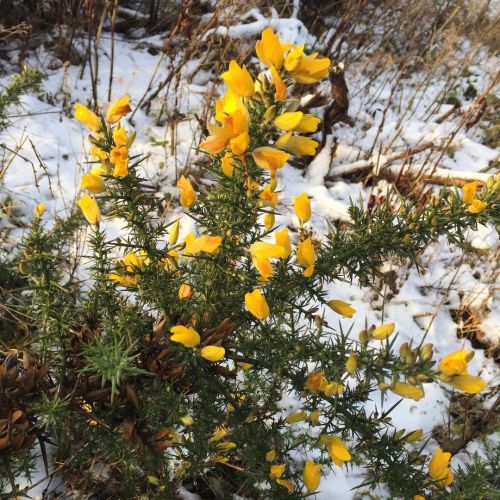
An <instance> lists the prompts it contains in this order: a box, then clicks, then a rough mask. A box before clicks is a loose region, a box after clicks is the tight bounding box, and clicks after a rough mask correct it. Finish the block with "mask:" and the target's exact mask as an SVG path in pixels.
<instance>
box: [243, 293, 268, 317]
mask: <svg viewBox="0 0 500 500" xmlns="http://www.w3.org/2000/svg"><path fill="white" fill-rule="evenodd" d="M245 305H246V306H247V309H248V311H249V312H250V313H251V314H252V315H253V316H255V317H256V318H257V319H259V320H261V321H264V320H265V319H266V318H267V317H268V316H269V306H268V305H267V301H266V298H265V297H264V295H262V292H261V291H260V290H259V289H257V288H256V289H255V290H254V291H253V292H249V293H247V294H245Z"/></svg>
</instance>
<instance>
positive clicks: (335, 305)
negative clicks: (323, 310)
mask: <svg viewBox="0 0 500 500" xmlns="http://www.w3.org/2000/svg"><path fill="white" fill-rule="evenodd" d="M328 306H329V307H330V308H331V309H332V310H333V311H335V312H336V313H337V314H340V315H341V316H344V317H346V318H352V317H353V316H354V313H355V312H356V309H354V307H352V306H351V304H349V303H348V302H344V301H343V300H329V301H328Z"/></svg>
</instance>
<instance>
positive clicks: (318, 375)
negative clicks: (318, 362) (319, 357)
mask: <svg viewBox="0 0 500 500" xmlns="http://www.w3.org/2000/svg"><path fill="white" fill-rule="evenodd" d="M304 388H305V389H307V390H308V391H311V392H312V393H319V392H321V393H323V394H324V395H325V396H332V395H334V394H341V393H342V392H344V386H343V385H342V384H340V383H337V382H330V381H328V380H326V379H325V372H321V371H320V372H312V373H310V374H309V375H308V376H307V379H306V382H305V384H304Z"/></svg>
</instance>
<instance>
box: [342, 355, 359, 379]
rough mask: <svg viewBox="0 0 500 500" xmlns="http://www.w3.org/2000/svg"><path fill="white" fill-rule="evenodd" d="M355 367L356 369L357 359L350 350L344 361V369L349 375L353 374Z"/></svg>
mask: <svg viewBox="0 0 500 500" xmlns="http://www.w3.org/2000/svg"><path fill="white" fill-rule="evenodd" d="M357 369H358V360H357V358H356V353H354V352H351V353H350V354H349V357H348V358H347V361H346V363H345V371H346V372H347V373H348V374H349V375H354V373H356V370H357Z"/></svg>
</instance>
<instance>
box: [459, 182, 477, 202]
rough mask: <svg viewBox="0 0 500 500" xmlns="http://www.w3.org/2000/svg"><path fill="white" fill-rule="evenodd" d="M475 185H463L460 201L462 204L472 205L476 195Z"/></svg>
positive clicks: (470, 183)
mask: <svg viewBox="0 0 500 500" xmlns="http://www.w3.org/2000/svg"><path fill="white" fill-rule="evenodd" d="M477 184H478V182H477V181H472V182H468V183H467V184H464V185H463V187H462V190H463V193H464V194H463V196H462V200H463V202H464V203H467V204H469V203H472V201H473V200H474V198H475V195H476V191H477Z"/></svg>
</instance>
